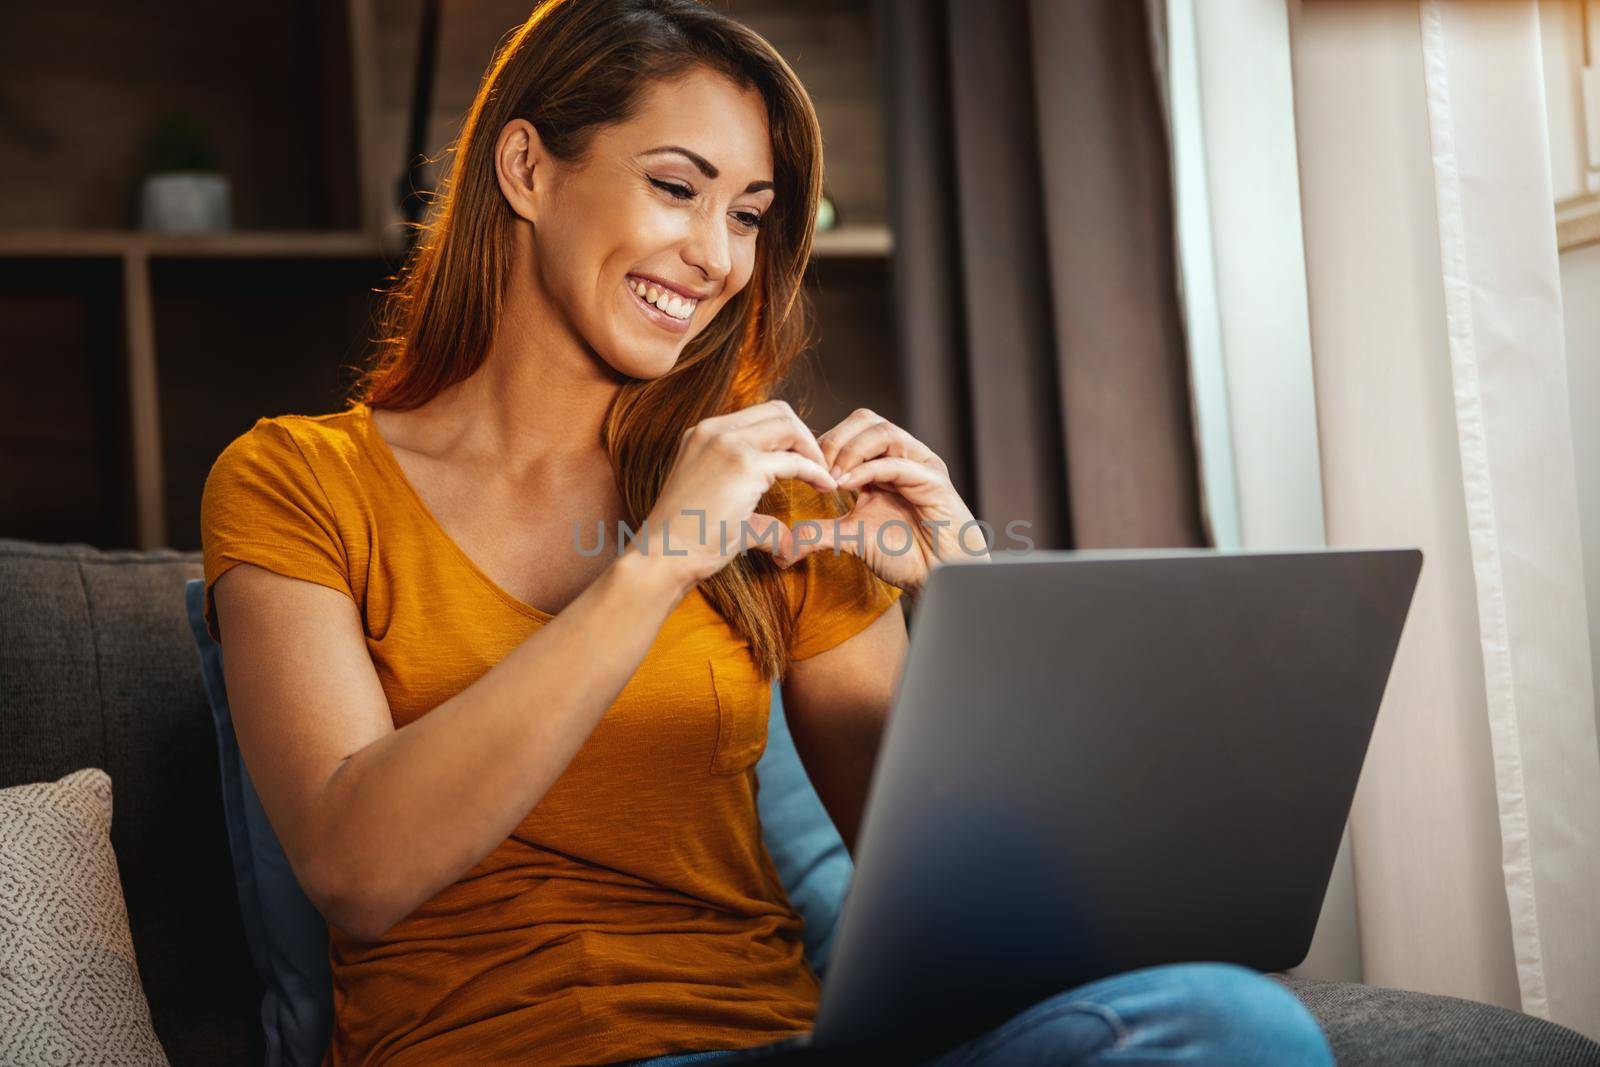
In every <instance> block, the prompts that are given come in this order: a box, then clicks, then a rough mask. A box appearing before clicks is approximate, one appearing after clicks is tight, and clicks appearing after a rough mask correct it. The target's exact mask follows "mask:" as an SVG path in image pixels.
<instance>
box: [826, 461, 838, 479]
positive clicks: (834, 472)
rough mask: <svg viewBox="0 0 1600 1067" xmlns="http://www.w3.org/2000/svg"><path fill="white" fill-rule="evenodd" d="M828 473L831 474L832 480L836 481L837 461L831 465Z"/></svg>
mask: <svg viewBox="0 0 1600 1067" xmlns="http://www.w3.org/2000/svg"><path fill="white" fill-rule="evenodd" d="M828 473H829V474H831V475H833V477H834V480H835V481H837V480H838V478H839V465H838V464H837V463H835V464H834V465H833V468H832V469H831V470H829V471H828Z"/></svg>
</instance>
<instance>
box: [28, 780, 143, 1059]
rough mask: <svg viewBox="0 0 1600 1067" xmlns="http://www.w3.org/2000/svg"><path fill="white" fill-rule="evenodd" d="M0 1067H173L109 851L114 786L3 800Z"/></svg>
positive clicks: (80, 784)
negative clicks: (7, 1066)
mask: <svg viewBox="0 0 1600 1067" xmlns="http://www.w3.org/2000/svg"><path fill="white" fill-rule="evenodd" d="M0 1063H19V1064H21V1063H28V1064H57V1063H59V1064H90V1063H101V1064H128V1065H141V1067H142V1065H145V1064H161V1065H162V1067H165V1065H166V1063H167V1057H166V1054H165V1053H164V1052H163V1051H162V1049H161V1042H160V1041H158V1040H157V1039H156V1032H155V1029H154V1028H153V1027H152V1026H151V1025H150V1005H149V1003H148V1002H147V1001H146V1000H145V998H144V987H143V986H142V985H141V984H140V983H139V968H138V965H137V964H136V963H135V962H134V958H133V938H132V937H131V936H129V934H128V909H127V906H126V905H125V904H124V903H123V901H122V882H121V880H120V879H119V878H118V876H117V857H116V853H114V852H112V850H111V779H110V778H109V777H107V776H106V772H105V771H102V770H96V769H89V770H83V771H74V772H73V773H72V774H69V775H67V776H66V777H65V778H62V779H61V780H60V781H56V782H43V783H41V784H39V785H19V786H13V787H12V788H10V789H0Z"/></svg>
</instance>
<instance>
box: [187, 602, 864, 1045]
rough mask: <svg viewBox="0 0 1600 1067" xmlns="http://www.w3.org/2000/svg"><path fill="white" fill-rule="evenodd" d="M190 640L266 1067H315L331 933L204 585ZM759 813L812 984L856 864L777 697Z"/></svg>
mask: <svg viewBox="0 0 1600 1067" xmlns="http://www.w3.org/2000/svg"><path fill="white" fill-rule="evenodd" d="M185 598H186V604H187V608H188V615H189V630H190V632H192V633H193V634H194V641H195V647H196V649H197V650H198V651H199V654H200V670H201V673H202V674H203V675H204V677H205V690H206V698H207V699H208V700H209V701H210V703H211V718H212V722H213V724H214V725H215V726H216V730H217V757H218V761H219V763H220V765H221V768H222V810H223V816H224V818H225V820H226V822H227V825H228V847H229V849H230V851H231V852H232V853H233V876H234V883H235V885H236V887H237V889H238V892H239V911H240V913H241V915H242V916H243V919H244V932H245V939H246V940H247V941H248V942H249V944H250V957H251V959H252V960H253V961H254V962H255V967H256V972H257V973H258V974H259V975H260V976H261V983H262V986H263V987H264V989H265V992H264V993H263V994H262V997H261V1025H262V1028H263V1030H264V1031H265V1034H266V1049H267V1058H266V1062H267V1067H280V1065H288V1067H299V1065H302V1064H304V1065H307V1067H313V1065H315V1064H319V1063H321V1061H322V1054H323V1051H324V1050H325V1049H326V1048H327V1046H328V1039H329V1036H330V1035H331V1033H332V1029H333V979H332V976H331V974H330V972H329V969H328V930H327V926H326V925H325V924H324V922H323V919H322V916H321V914H319V913H318V912H317V910H316V908H314V907H312V905H311V902H310V901H309V900H307V899H306V896H305V894H304V893H303V892H302V891H301V889H300V884H299V882H297V881H296V880H295V877H294V872H293V870H291V869H290V867H289V861H288V859H287V858H285V856H284V854H283V849H282V848H281V847H280V846H279V845H278V838H277V835H275V834H274V833H273V832H272V826H271V824H270V823H268V822H267V816H266V812H264V811H263V810H262V808H261V801H260V799H259V798H258V797H257V796H256V791H255V787H254V786H252V785H251V784H250V775H249V772H248V771H246V770H245V766H244V761H243V760H241V759H240V758H239V745H238V742H237V741H236V740H235V739H234V735H233V717H232V715H231V714H230V712H229V710H228V691H227V687H226V686H225V685H224V683H223V676H222V646H221V645H219V644H217V643H216V642H215V641H213V640H212V639H211V634H210V632H209V631H207V629H206V622H205V615H204V610H205V582H204V581H202V580H201V579H199V578H192V579H190V580H189V582H188V585H187V588H186V589H185ZM756 777H757V780H758V782H759V787H760V788H759V790H758V793H757V804H758V807H759V809H760V815H761V826H762V834H763V837H764V838H765V839H766V844H767V851H768V852H770V853H771V855H772V862H773V866H774V867H775V868H776V869H777V871H778V876H779V878H780V879H781V880H782V882H783V885H784V888H785V889H786V890H787V891H788V894H789V899H790V901H791V902H792V903H793V904H794V906H795V910H797V911H798V912H799V913H800V915H801V916H802V917H803V918H804V919H805V921H806V928H805V949H806V957H807V959H809V960H810V962H811V966H812V968H813V969H814V970H816V972H817V973H818V974H821V973H822V971H823V969H824V967H826V965H827V959H828V951H829V949H830V948H831V947H832V945H833V934H834V926H835V923H836V921H837V919H838V913H839V906H840V905H841V904H842V903H843V902H844V893H845V889H846V888H847V886H848V885H849V882H850V875H851V873H852V870H853V868H852V866H851V862H850V854H849V852H848V851H847V850H846V849H845V847H844V842H843V841H842V840H841V839H840V837H839V833H838V831H837V830H835V829H834V826H833V821H832V820H831V819H830V818H829V817H828V812H827V809H826V808H824V807H823V806H822V801H821V800H820V799H818V797H817V793H816V790H814V789H813V788H812V787H811V779H810V778H809V777H807V775H806V771H805V767H804V766H803V765H802V764H801V762H800V756H799V753H798V752H797V751H796V750H795V747H794V738H793V737H792V736H791V735H790V733H789V725H788V722H787V720H786V719H785V718H784V715H783V701H782V698H781V692H780V690H779V688H778V687H777V686H776V685H774V686H773V688H772V715H771V718H770V720H769V721H768V725H767V750H766V752H765V753H763V754H762V757H761V762H760V763H758V764H757V765H756Z"/></svg>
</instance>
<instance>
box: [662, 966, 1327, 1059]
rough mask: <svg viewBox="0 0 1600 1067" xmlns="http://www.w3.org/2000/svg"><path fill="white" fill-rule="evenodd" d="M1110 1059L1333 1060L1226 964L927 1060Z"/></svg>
mask: <svg viewBox="0 0 1600 1067" xmlns="http://www.w3.org/2000/svg"><path fill="white" fill-rule="evenodd" d="M749 1054H750V1050H748V1049H747V1050H742V1051H715V1052H688V1053H674V1054H672V1055H668V1056H657V1057H655V1058H653V1059H648V1060H639V1061H636V1063H635V1064H634V1065H633V1067H677V1065H678V1064H706V1065H712V1064H718V1063H725V1062H729V1061H732V1060H735V1059H740V1058H743V1057H745V1056H748V1055H749ZM1069 1064H1070V1065H1073V1067H1099V1065H1101V1064H1106V1065H1110V1064H1116V1065H1118V1067H1133V1065H1136V1064H1185V1065H1191V1067H1198V1065H1212V1064H1215V1065H1218V1067H1300V1065H1305V1067H1332V1064H1333V1052H1332V1050H1331V1049H1330V1048H1329V1047H1328V1041H1327V1038H1325V1037H1324V1036H1323V1034H1322V1029H1321V1027H1319V1026H1318V1025H1317V1021H1316V1020H1315V1019H1313V1018H1312V1017H1311V1013H1310V1012H1309V1011H1307V1010H1306V1008H1305V1006H1304V1005H1303V1004H1301V1003H1300V1001H1299V1000H1297V999H1296V998H1295V996H1294V994H1292V993H1290V992H1289V991H1288V990H1287V989H1285V988H1283V986H1281V985H1279V984H1278V983H1277V982H1274V981H1273V980H1272V979H1270V978H1268V977H1266V976H1265V975H1262V974H1259V973H1257V972H1256V971H1252V970H1249V969H1247V968H1245V967H1237V966H1234V965H1232V964H1225V963H1175V964H1168V965H1166V966H1162V967H1149V968H1146V969H1144V970H1140V971H1129V972H1127V973H1126V974H1119V975H1114V976H1112V977H1110V978H1102V979H1100V980H1099V981H1095V982H1090V983H1088V984H1087V985H1081V986H1078V987H1077V988H1076V989H1069V990H1067V991H1066V992H1065V993H1057V994H1056V995H1055V996H1053V997H1050V998H1049V999H1047V1000H1043V1001H1040V1002H1039V1003H1037V1004H1035V1005H1033V1007H1031V1008H1027V1009H1026V1010H1024V1011H1022V1012H1020V1013H1019V1014H1017V1015H1014V1016H1012V1017H1011V1018H1010V1019H1008V1020H1007V1021H1006V1022H1004V1023H1002V1024H1001V1025H1000V1026H998V1027H996V1028H995V1029H993V1030H991V1031H989V1032H988V1033H986V1034H980V1035H979V1036H978V1037H975V1038H973V1039H972V1040H970V1041H968V1042H966V1043H965V1044H962V1045H958V1046H956V1047H955V1048H952V1049H949V1050H948V1051H946V1052H942V1053H940V1054H938V1055H937V1056H935V1057H934V1058H933V1059H931V1060H929V1061H927V1064H926V1067H1012V1065H1028V1067H1035V1065H1037V1067H1067V1065H1069Z"/></svg>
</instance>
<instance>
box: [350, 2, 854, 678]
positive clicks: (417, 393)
mask: <svg viewBox="0 0 1600 1067" xmlns="http://www.w3.org/2000/svg"><path fill="white" fill-rule="evenodd" d="M697 66H702V67H706V68H709V69H711V70H714V71H717V72H719V73H722V74H724V75H726V76H728V77H729V78H731V79H733V80H734V81H735V82H736V83H737V84H740V85H742V86H745V87H750V88H755V89H757V90H758V91H759V92H760V93H761V95H762V97H763V98H764V99H765V102H766V106H767V116H768V125H769V128H770V131H771V137H772V154H773V162H774V168H775V170H774V174H773V183H774V186H775V190H774V191H775V194H776V195H775V199H774V200H773V202H772V206H771V207H770V208H769V209H768V210H767V212H766V214H765V215H764V216H763V219H762V225H761V230H760V236H759V237H758V239H757V243H756V263H755V267H754V272H753V274H752V276H751V278H750V282H749V284H747V285H746V286H745V287H744V289H743V290H741V291H740V292H739V294H738V295H737V296H736V297H734V299H733V300H731V301H729V303H728V305H727V306H726V307H724V308H723V309H722V311H721V312H720V313H719V314H718V315H717V317H716V318H715V319H713V320H712V322H711V323H710V324H708V325H707V326H706V328H705V329H704V330H703V331H702V332H701V333H700V334H699V335H697V336H696V337H695V338H693V339H692V340H691V341H690V342H689V343H688V345H686V346H685V348H684V352H683V354H682V357H681V358H680V359H679V361H678V363H677V365H676V366H675V367H674V368H673V369H672V370H671V371H670V372H669V373H667V374H666V375H663V376H662V377H661V378H659V379H655V380H650V381H644V380H634V381H629V382H626V383H625V384H624V385H623V386H622V387H621V389H620V390H619V392H618V395H617V397H616V399H615V400H614V401H613V403H612V406H611V409H610V411H609V412H608V413H607V417H606V420H605V423H604V426H603V428H602V431H601V437H602V440H601V444H602V446H603V447H604V448H605V449H606V451H607V454H608V455H609V456H610V458H611V466H612V470H613V472H614V476H615V478H616V484H617V488H618V490H619V494H620V496H621V497H622V500H623V504H624V508H625V511H626V518H627V521H628V522H629V524H630V525H631V526H633V527H635V528H637V526H638V524H639V523H640V522H641V521H642V520H643V519H644V517H645V516H646V515H648V514H649V512H650V509H651V507H653V506H654V504H655V501H656V499H657V497H658V496H659V494H660V492H661V487H662V484H663V483H664V482H665V480H666V476H667V473H668V471H669V469H670V468H671V465H672V462H673V459H674V458H675V456H676V454H677V449H678V444H679V439H680V437H681V435H682V433H683V431H684V430H685V429H687V428H688V427H690V426H692V425H693V424H694V423H696V422H698V421H700V420H701V419H704V418H707V417H709V416H711V415H716V414H721V413H723V412H726V411H732V410H735V409H737V408H741V407H746V406H748V405H750V404H753V403H759V402H761V401H763V400H766V399H767V398H768V397H769V396H770V395H771V392H772V390H773V388H774V387H775V385H776V383H777V382H778V381H779V380H780V379H781V378H782V377H783V375H784V374H785V372H786V371H787V370H788V369H789V366H790V364H791V363H792V362H793V361H794V360H795V358H796V357H797V356H798V355H799V354H800V352H801V351H802V350H803V349H804V347H805V346H806V344H807V343H808V341H809V337H810V323H811V309H810V304H809V301H808V300H807V298H806V297H805V296H804V294H803V290H802V288H801V282H802V279H803V277H804V274H805V268H806V262H807V260H808V259H809V257H810V254H811V235H812V231H813V227H814V226H815V223H816V215H817V205H818V201H819V200H820V198H821V195H822V134H821V129H820V127H819V125H818V123H817V117H816V112H815V111H814V110H813V108H812V105H811V100H810V97H809V96H808V95H807V93H806V91H805V88H804V87H803V86H802V85H801V84H800V81H799V79H798V78H797V77H795V74H794V72H793V71H792V70H791V69H790V68H789V65H788V64H787V63H785V62H784V60H783V58H782V57H781V56H779V55H778V53H777V52H776V51H775V50H773V48H772V46H771V45H769V44H768V43H767V42H766V41H765V40H764V39H763V38H762V37H760V36H759V35H758V34H756V33H755V32H754V31H752V30H750V29H749V28H747V27H745V26H743V25H742V24H740V23H738V22H736V21H735V20H733V19H732V18H730V17H728V16H727V15H724V14H722V13H721V12H719V11H717V10H715V9H714V8H711V7H709V6H707V5H706V4H705V3H703V2H701V0H543V2H541V3H539V5H538V6H537V7H536V8H535V9H534V11H533V13H532V14H531V15H530V16H529V17H528V20H527V21H526V22H524V23H523V24H522V26H521V27H519V28H518V29H516V30H515V31H513V32H512V33H511V34H510V35H509V36H508V37H507V38H506V39H505V40H504V41H503V42H502V44H501V45H500V47H499V48H498V49H497V50H496V52H495V55H494V58H493V59H492V60H491V61H490V64H489V67H488V69H487V71H486V72H485V73H484V77H483V80H482V82H481V83H480V85H479V86H478V91H477V94H476V96H475V97H474V99H473V102H472V106H471V108H470V109H469V110H468V112H467V115H466V119H465V121H464V122H463V124H462V128H461V134H460V137H459V138H458V140H457V141H456V144H455V146H454V158H453V161H452V163H451V167H450V171H449V174H448V176H447V177H446V178H445V179H444V181H443V182H442V183H441V184H440V190H439V193H438V194H437V197H436V199H435V201H434V207H433V211H432V214H431V217H430V220H429V221H428V222H426V223H424V224H423V225H422V226H421V231H422V233H421V234H419V240H418V241H417V244H416V246H415V248H414V249H413V251H412V252H411V254H410V255H409V257H408V258H407V260H406V262H405V263H404V264H403V266H402V267H401V270H400V271H399V273H398V275H397V277H396V280H395V282H394V284H393V285H392V286H391V287H390V288H389V289H388V291H387V294H386V296H385V298H384V301H383V304H382V307H381V309H380V311H379V320H378V331H379V336H378V337H377V338H375V341H376V344H377V349H376V351H375V352H374V353H373V355H372V357H371V359H370V362H369V365H368V367H367V369H366V370H365V372H364V373H363V374H362V377H361V378H360V380H359V381H358V382H357V383H356V385H355V387H354V389H353V391H352V392H353V399H355V400H363V401H365V402H366V403H367V404H368V405H370V406H372V407H386V408H399V409H405V408H413V407H417V406H419V405H421V404H423V403H426V402H427V401H428V400H429V399H431V398H432V397H433V396H435V395H437V394H438V393H439V392H440V391H441V390H443V389H445V388H448V387H449V386H451V385H453V384H455V383H456V382H459V381H461V380H463V379H465V378H467V377H469V376H470V375H472V374H473V373H474V372H475V371H476V370H477V369H478V368H479V367H480V366H481V365H482V364H483V361H484V359H485V358H486V357H487V355H488V352H489V346H490V343H491V341H492V340H493V337H494V334H495V328H496V326H497V324H498V323H499V320H500V317H501V309H502V306H503V302H504V299H505V285H506V279H507V278H508V277H509V273H510V272H509V265H510V260H511V234H512V220H513V219H514V218H515V216H514V215H513V213H512V211H511V209H510V206H509V205H508V204H507V203H506V201H505V198H504V197H503V196H502V195H501V194H500V189H499V184H498V181H497V178H496V171H495V160H494V149H495V141H496V139H497V137H498V135H499V132H500V131H501V130H502V129H504V127H505V125H506V123H508V122H510V121H511V120H513V119H517V118H522V119H526V120H527V121H529V122H531V123H532V124H533V125H534V127H535V128H536V129H537V130H538V131H539V136H540V138H541V139H542V141H543V143H544V146H545V147H546V148H547V149H548V150H549V151H550V152H551V154H553V155H554V156H555V157H556V158H558V159H561V160H562V161H564V162H568V163H573V162H577V161H580V160H581V159H582V158H583V156H584V154H585V153H586V151H587V149H588V147H589V144H590V141H591V139H592V137H593V135H594V133H595V132H597V130H598V128H599V127H601V126H604V125H608V124H612V123H616V122H622V121H626V120H627V119H628V118H629V117H630V116H631V115H632V114H633V113H634V112H635V110H636V108H637V106H638V101H639V98H640V95H641V91H642V90H643V89H644V88H645V87H646V86H647V85H648V84H649V83H650V82H652V81H654V80H656V79H660V78H666V77H670V76H672V75H674V74H679V73H682V72H684V71H686V70H688V69H690V68H693V67H697ZM782 484H783V483H779V486H781V485H782ZM779 486H774V488H773V490H771V491H769V493H768V494H767V496H766V497H764V498H763V500H762V507H761V510H763V511H769V510H771V509H772V507H773V505H775V504H779V503H780V501H779V500H778V499H775V498H777V497H778V494H779V493H781V492H782V490H781V489H780V488H779ZM852 495H853V494H852ZM848 499H850V497H849V496H846V495H843V494H840V495H838V496H836V498H835V503H836V504H839V503H842V502H844V501H847V500H848ZM801 565H802V566H803V564H801ZM700 588H701V590H702V592H704V593H705V595H706V596H707V598H708V599H709V600H710V602H711V604H712V605H713V606H714V607H715V608H716V610H717V611H718V612H719V613H720V614H721V615H722V616H723V618H725V619H726V620H727V621H728V623H729V625H731V626H732V627H733V628H734V629H735V630H736V631H737V632H738V633H739V634H740V635H741V636H742V637H744V638H745V639H746V640H748V642H749V645H750V654H751V657H752V659H753V660H754V661H755V664H756V666H757V668H758V669H759V670H760V671H761V673H762V675H763V677H765V678H767V679H769V680H770V679H773V678H776V677H778V676H779V675H780V674H781V672H782V667H783V663H784V661H785V660H786V658H787V650H788V647H789V643H790V641H791V638H792V633H791V630H792V626H791V617H790V614H789V611H788V601H787V599H786V597H785V594H784V587H783V582H782V580H781V575H780V574H779V571H778V569H777V566H776V565H775V564H774V563H773V562H772V559H771V557H770V556H768V555H767V554H766V553H764V552H743V553H740V554H738V555H736V556H734V557H733V559H732V560H731V561H730V562H729V564H728V565H727V566H726V567H724V568H723V569H722V570H721V571H719V572H718V573H717V574H716V575H715V576H713V577H712V578H710V579H708V580H706V581H705V582H702V583H701V586H700Z"/></svg>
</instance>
